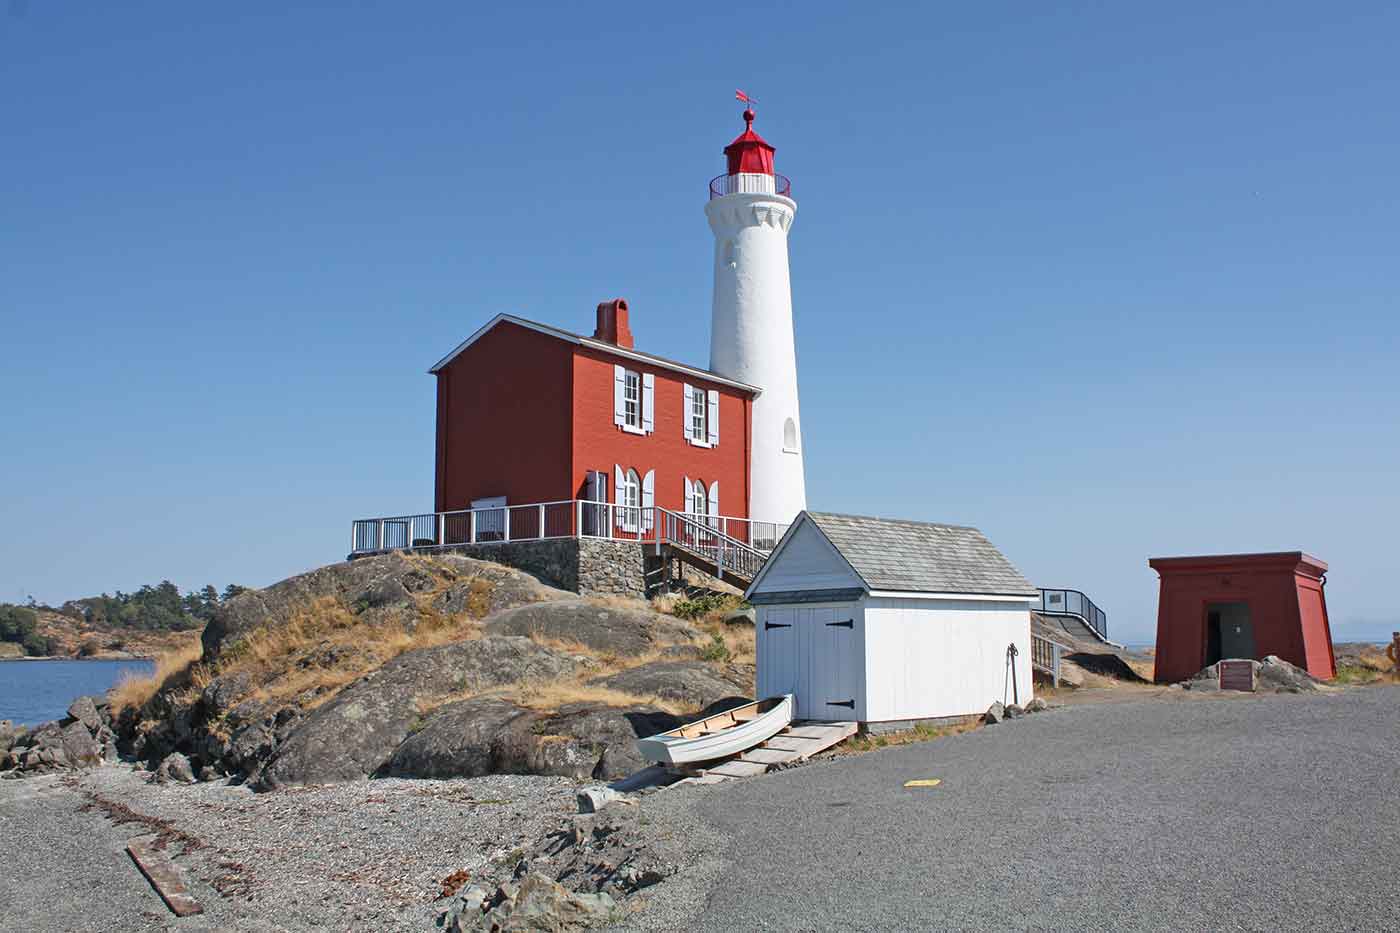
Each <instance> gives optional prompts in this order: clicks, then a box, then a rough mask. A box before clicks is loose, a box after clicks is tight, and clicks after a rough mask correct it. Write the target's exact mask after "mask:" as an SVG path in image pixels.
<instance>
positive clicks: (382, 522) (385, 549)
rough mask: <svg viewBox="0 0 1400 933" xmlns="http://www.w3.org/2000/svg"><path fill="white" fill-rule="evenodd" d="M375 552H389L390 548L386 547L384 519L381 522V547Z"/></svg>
mask: <svg viewBox="0 0 1400 933" xmlns="http://www.w3.org/2000/svg"><path fill="white" fill-rule="evenodd" d="M375 550H379V551H387V550H388V548H387V547H386V546H385V545H384V519H382V518H381V519H380V520H379V547H378V548H376V549H375Z"/></svg>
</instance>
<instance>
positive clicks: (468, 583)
mask: <svg viewBox="0 0 1400 933" xmlns="http://www.w3.org/2000/svg"><path fill="white" fill-rule="evenodd" d="M439 587H441V588H442V589H443V592H442V593H441V594H439V595H438V596H437V597H436V599H435V600H434V601H433V604H432V605H433V607H434V608H435V609H437V610H438V611H440V612H445V613H447V614H449V615H452V614H456V613H458V612H468V613H470V614H473V615H477V616H480V615H483V614H485V613H486V612H497V611H501V610H503V609H507V608H511V607H513V606H519V605H523V604H525V603H531V602H540V601H543V600H547V599H556V600H557V599H577V595H576V594H574V593H569V592H567V591H565V590H558V589H554V588H553V587H548V586H545V585H544V584H542V583H540V582H539V581H538V580H537V579H535V578H534V577H532V576H530V575H529V574H527V573H524V572H522V571H519V570H513V569H511V568H509V567H504V566H501V565H500V564H493V563H490V562H488V561H479V560H473V559H471V558H468V557H461V556H458V555H439V556H435V557H431V558H423V557H414V558H409V557H408V556H406V555H404V554H400V553H392V554H383V555H379V556H376V557H366V558H362V559H360V560H353V561H346V562H344V563H339V564H331V565H330V566H327V567H321V568H319V569H317V570H312V571H311V572H309V573H304V574H300V575H299V576H295V577H290V578H288V579H286V580H283V581H282V582H280V583H276V584H274V585H272V586H269V587H267V588H266V589H261V590H248V591H246V592H243V593H240V594H239V595H237V596H235V597H234V598H233V599H231V600H229V601H228V602H227V603H225V604H223V605H222V606H220V607H219V609H218V610H217V611H216V612H215V613H214V617H213V618H212V619H211V620H210V621H209V623H208V624H207V625H206V626H205V627H204V632H203V634H202V636H201V638H202V641H203V645H204V659H205V660H206V661H213V660H214V659H215V658H217V657H218V656H219V654H220V653H221V652H222V651H223V650H224V649H225V648H226V647H227V646H229V645H231V644H233V643H235V642H237V641H238V640H239V639H241V638H243V637H244V636H245V635H247V634H248V633H250V632H252V631H253V630H254V629H256V628H258V627H260V626H263V625H271V626H278V625H285V624H286V623H288V622H289V621H290V620H291V618H292V616H293V615H294V614H295V613H296V612H298V611H299V610H301V609H303V608H304V607H306V606H308V605H310V604H311V603H313V602H314V601H316V600H318V599H324V598H327V597H329V598H332V599H335V600H338V601H340V602H342V603H343V604H344V605H345V606H347V607H348V608H349V609H350V611H351V612H353V613H354V614H355V615H357V616H362V617H364V618H365V621H367V622H371V623H373V622H377V621H384V620H389V619H396V618H397V617H398V616H399V614H400V613H402V612H403V611H404V610H412V611H415V612H416V611H417V604H416V602H415V596H416V595H417V594H421V593H428V592H432V591H434V590H436V589H438V588H439Z"/></svg>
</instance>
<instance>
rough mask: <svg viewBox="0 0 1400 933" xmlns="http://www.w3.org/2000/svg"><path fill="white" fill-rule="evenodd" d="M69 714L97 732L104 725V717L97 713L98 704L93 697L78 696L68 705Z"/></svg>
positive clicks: (90, 729) (71, 717)
mask: <svg viewBox="0 0 1400 933" xmlns="http://www.w3.org/2000/svg"><path fill="white" fill-rule="evenodd" d="M68 716H69V718H70V719H75V720H77V721H78V722H80V723H82V724H83V725H84V726H86V727H87V728H88V730H89V731H92V732H95V731H97V730H98V729H99V728H101V727H102V717H101V716H99V715H98V714H97V704H96V703H94V702H93V699H92V697H78V698H77V699H76V700H74V701H73V702H72V703H70V704H69V705H68Z"/></svg>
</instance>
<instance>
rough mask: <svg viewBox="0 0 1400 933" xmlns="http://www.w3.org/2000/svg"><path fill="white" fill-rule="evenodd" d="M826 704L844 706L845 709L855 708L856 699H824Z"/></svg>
mask: <svg viewBox="0 0 1400 933" xmlns="http://www.w3.org/2000/svg"><path fill="white" fill-rule="evenodd" d="M826 705H827V706H844V707H846V709H855V708H856V701H855V700H827V701H826Z"/></svg>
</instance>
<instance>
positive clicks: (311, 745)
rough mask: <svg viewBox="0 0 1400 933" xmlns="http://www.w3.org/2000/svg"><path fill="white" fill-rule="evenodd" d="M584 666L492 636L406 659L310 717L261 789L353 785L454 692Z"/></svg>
mask: <svg viewBox="0 0 1400 933" xmlns="http://www.w3.org/2000/svg"><path fill="white" fill-rule="evenodd" d="M577 665H578V662H577V661H575V660H574V659H573V658H571V657H569V656H568V655H566V654H564V653H562V652H559V651H555V650H553V649H551V648H545V647H543V646H541V645H538V644H536V643H535V642H533V641H531V640H530V639H528V638H521V637H519V636H490V637H486V638H481V639H476V640H473V641H465V642H454V643H451V644H447V645H441V646H438V647H436V648H422V649H419V650H416V651H410V652H407V653H405V654H402V655H400V656H399V657H397V658H395V659H394V660H393V661H390V662H389V663H388V664H386V665H385V666H384V667H383V668H381V669H380V670H378V671H375V672H374V673H372V674H370V675H368V676H367V677H365V678H364V679H362V680H360V681H359V682H357V683H355V684H352V685H351V686H350V687H347V688H346V689H345V690H344V691H342V692H341V693H340V694H339V695H338V696H336V698H335V699H334V700H332V701H330V702H329V703H327V704H326V705H324V706H322V707H319V708H318V709H316V710H314V711H312V712H311V713H310V714H308V715H307V716H306V717H305V718H304V720H303V721H301V722H300V723H299V724H298V725H297V727H296V728H295V729H294V730H292V731H291V733H290V734H289V735H288V736H287V738H286V741H284V742H282V743H280V744H279V745H278V747H277V749H276V752H275V753H274V755H273V757H272V759H271V761H269V762H268V763H267V765H266V766H265V767H264V768H263V769H262V772H261V775H260V776H259V779H258V781H257V783H258V786H260V787H262V788H273V787H281V786H284V785H287V784H306V783H321V782H326V781H344V780H355V779H359V778H365V777H369V776H371V775H374V774H379V773H381V772H383V771H385V769H386V768H387V766H388V765H389V763H390V760H391V759H392V758H393V755H394V752H395V750H396V749H397V748H398V747H399V746H400V745H401V744H403V742H404V741H405V740H406V739H407V738H408V737H409V735H410V734H411V733H412V732H413V731H414V730H415V728H416V727H421V725H422V720H423V717H422V714H421V713H420V712H419V710H420V704H421V703H432V702H434V701H440V700H441V699H442V698H443V697H446V696H450V695H452V694H454V693H476V692H480V691H483V690H489V689H491V688H493V687H501V686H505V685H507V684H513V683H519V682H521V681H530V680H549V679H553V678H557V677H561V676H564V675H567V674H571V673H572V672H573V671H574V669H575V668H576V667H577Z"/></svg>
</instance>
